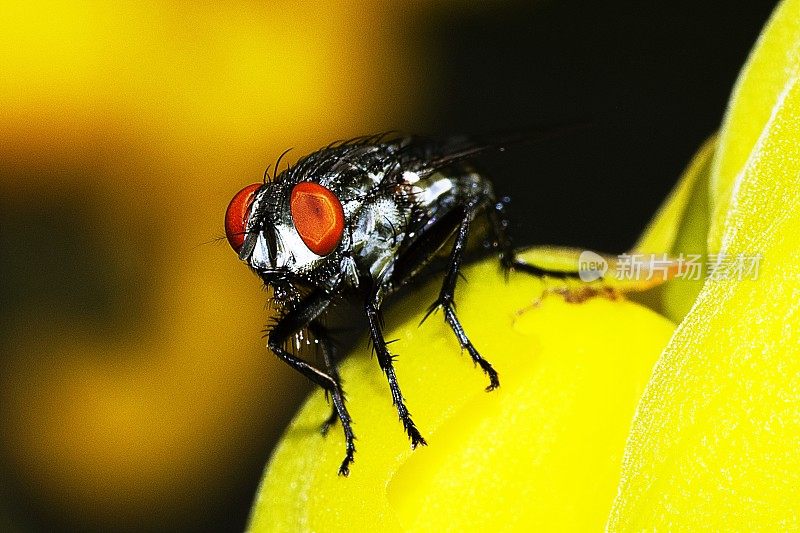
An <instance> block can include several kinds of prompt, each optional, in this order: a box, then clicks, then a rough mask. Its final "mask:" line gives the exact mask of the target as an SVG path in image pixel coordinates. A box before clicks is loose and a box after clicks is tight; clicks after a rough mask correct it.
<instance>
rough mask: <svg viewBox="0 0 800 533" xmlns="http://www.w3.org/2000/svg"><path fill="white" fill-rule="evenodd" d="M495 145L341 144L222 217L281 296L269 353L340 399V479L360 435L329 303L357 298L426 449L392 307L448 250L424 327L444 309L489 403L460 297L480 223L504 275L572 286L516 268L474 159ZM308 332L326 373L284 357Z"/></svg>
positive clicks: (400, 404)
mask: <svg viewBox="0 0 800 533" xmlns="http://www.w3.org/2000/svg"><path fill="white" fill-rule="evenodd" d="M502 146H503V145H502V144H498V143H478V142H472V141H468V140H464V139H455V138H454V139H449V140H444V141H440V142H435V141H429V140H423V139H420V138H418V137H401V138H396V139H390V140H385V139H384V138H383V136H376V137H364V138H359V139H356V140H352V141H347V142H343V143H335V144H332V145H330V146H328V147H326V148H323V149H321V150H319V151H317V152H314V153H312V154H310V155H307V156H305V157H303V158H302V159H300V160H299V161H298V162H297V164H296V165H294V166H292V167H289V168H287V169H286V170H284V171H283V172H281V173H280V174H278V175H277V176H276V177H275V179H274V180H272V181H267V182H265V183H256V184H253V185H250V186H248V187H245V188H244V189H242V190H241V191H240V192H239V193H237V194H236V195H235V196H234V198H233V200H232V201H231V203H230V205H229V206H228V210H227V212H226V214H225V233H226V236H227V238H228V242H229V243H230V245H231V247H232V248H233V249H234V250H235V251H236V252H237V253H238V255H239V258H240V259H241V260H243V261H245V262H246V263H247V264H248V265H249V266H250V268H251V269H252V270H253V271H255V272H256V273H257V274H258V275H259V276H260V277H261V279H262V280H263V281H264V283H265V284H266V285H268V286H270V287H271V288H272V289H273V291H274V298H275V300H276V302H277V304H278V309H279V315H278V318H277V320H276V321H275V322H274V324H272V325H271V326H270V327H269V329H268V333H267V339H268V341H267V345H268V347H269V348H270V349H271V350H272V351H273V352H275V354H276V355H277V356H278V357H279V358H280V359H282V360H283V361H284V362H286V363H287V364H288V365H289V366H291V367H292V368H294V369H295V370H297V371H298V372H300V373H301V374H303V375H304V376H306V377H307V378H308V379H310V380H311V381H313V382H314V383H316V384H317V385H319V386H320V387H322V388H323V389H324V390H325V391H326V393H329V394H330V396H331V398H332V403H333V407H332V413H331V415H330V416H329V417H328V419H327V420H326V421H325V422H324V424H323V426H322V431H323V433H326V432H327V430H328V429H329V428H330V427H331V425H332V424H334V423H335V422H336V420H339V421H340V422H341V425H342V429H343V431H344V436H345V456H344V460H343V461H342V463H341V466H340V467H339V474H340V475H344V476H346V475H348V473H349V469H350V464H351V463H352V462H353V457H354V454H355V445H354V434H353V430H352V427H351V419H350V415H349V414H348V412H347V407H346V406H345V399H344V393H343V391H342V386H341V380H340V378H339V374H338V372H337V369H336V365H335V363H334V353H333V352H334V349H333V344H332V342H331V340H330V335H329V333H328V331H327V330H326V328H325V326H324V325H323V323H322V321H321V319H322V317H323V316H324V315H325V313H326V311H327V309H328V307H329V305H330V304H331V302H332V301H333V300H334V299H336V298H338V297H340V296H355V297H356V298H357V299H358V300H359V301H360V303H361V305H362V308H363V312H364V314H365V316H366V319H367V323H368V327H369V335H370V340H371V341H372V346H373V348H374V350H375V354H376V356H377V360H378V364H379V365H380V368H381V370H382V371H383V372H384V374H385V375H386V379H387V380H388V382H389V389H390V391H391V395H392V401H393V403H394V405H395V407H396V408H397V412H398V415H399V417H400V421H401V422H402V424H403V428H404V430H405V432H406V434H407V435H408V438H409V439H410V441H411V447H412V448H416V447H417V446H419V445H425V444H426V442H425V439H424V438H423V437H422V435H421V433H420V431H419V430H418V429H417V426H416V425H415V424H414V421H413V420H412V418H411V414H410V413H409V411H408V409H407V408H406V405H405V401H404V399H403V395H402V393H401V391H400V385H399V383H398V382H397V378H396V376H395V371H394V367H393V365H392V363H393V359H394V357H395V355H393V354H392V353H391V352H390V351H389V348H388V346H387V342H386V340H385V339H384V336H383V320H382V316H381V307H382V304H383V303H384V301H385V299H386V298H387V297H388V296H389V295H391V294H392V293H394V292H396V291H397V290H398V289H400V288H401V287H403V286H404V285H406V284H408V283H410V282H411V281H412V280H414V279H415V278H416V277H417V276H418V275H419V274H420V273H421V271H422V270H423V269H424V267H426V266H427V265H428V264H429V263H430V262H431V260H432V259H433V258H434V257H435V256H436V255H437V253H438V252H439V251H440V250H441V249H442V248H443V247H444V246H445V245H446V244H447V243H448V242H451V241H452V248H451V249H450V252H449V259H448V261H447V265H446V268H445V273H444V278H443V282H442V286H441V290H440V291H439V296H438V298H437V299H436V301H434V302H433V303H432V305H431V306H430V308H429V309H428V312H427V314H426V315H425V318H427V317H428V316H429V315H430V314H431V313H432V312H433V311H434V310H437V309H441V310H442V311H443V314H444V319H445V321H446V322H447V324H448V325H449V326H450V329H452V331H453V333H454V334H455V336H456V338H457V339H458V342H459V344H460V345H461V347H462V349H464V350H466V351H467V352H468V353H469V355H470V357H471V358H472V360H473V361H474V363H475V364H476V365H477V366H479V367H480V369H481V370H482V371H483V372H484V374H485V375H486V378H487V380H488V385H487V387H486V390H487V391H491V390H494V389H496V388H497V387H498V386H499V385H500V380H499V377H498V374H497V371H496V370H495V369H494V368H493V367H492V365H491V363H489V361H487V360H486V359H484V358H483V357H482V356H481V354H480V353H479V352H478V350H477V349H476V348H475V346H473V344H472V342H471V341H470V340H469V337H468V336H467V333H466V332H465V331H464V328H463V327H462V325H461V323H460V322H459V320H458V316H457V314H456V310H455V307H454V305H453V296H454V293H455V289H456V282H457V280H458V275H459V268H460V266H461V263H462V260H463V259H464V254H465V251H466V248H467V240H468V237H469V234H470V229H471V228H472V226H473V222H474V221H475V219H476V217H485V219H486V221H487V222H488V227H489V232H490V238H491V245H492V247H493V248H494V249H495V250H496V251H497V254H498V256H499V260H500V264H501V266H502V267H503V268H504V269H506V270H507V271H508V270H519V271H523V272H528V273H531V274H534V275H543V274H547V275H550V276H553V277H564V273H563V272H551V271H545V270H542V269H541V268H538V267H536V266H534V265H531V264H528V263H526V262H524V261H522V260H520V259H518V258H517V256H516V254H515V252H514V249H513V247H512V244H511V240H510V239H509V237H508V234H507V226H508V223H507V219H506V214H505V204H504V202H502V201H499V200H498V198H497V197H496V195H495V192H494V190H493V188H492V184H491V183H490V182H489V180H487V179H486V177H485V176H484V175H483V174H481V173H479V172H477V171H476V170H475V169H474V168H473V167H472V166H471V165H470V164H469V163H468V159H469V158H470V157H471V156H474V155H476V154H478V153H480V152H482V151H484V150H486V149H489V148H497V149H502ZM306 329H307V330H308V331H309V332H310V333H311V335H312V336H313V337H314V339H316V341H317V342H318V344H319V345H320V347H321V353H322V358H323V361H324V368H322V369H320V368H317V367H315V366H313V365H311V364H309V363H308V362H306V361H304V360H303V359H301V358H299V357H297V356H296V355H295V354H293V353H291V352H290V351H288V350H287V349H286V345H287V343H288V342H289V341H290V340H291V339H292V338H293V337H296V336H297V335H298V334H299V333H301V332H302V331H304V330H306Z"/></svg>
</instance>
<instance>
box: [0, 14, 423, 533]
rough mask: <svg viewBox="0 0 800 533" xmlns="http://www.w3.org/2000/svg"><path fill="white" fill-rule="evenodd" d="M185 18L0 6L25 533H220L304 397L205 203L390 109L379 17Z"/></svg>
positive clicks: (387, 120)
mask: <svg viewBox="0 0 800 533" xmlns="http://www.w3.org/2000/svg"><path fill="white" fill-rule="evenodd" d="M199 4H201V5H191V4H190V5H184V4H182V3H178V2H164V1H161V2H140V1H136V2H114V3H107V2H83V1H78V2H19V3H7V2H4V3H3V15H2V17H1V18H0V70H1V71H2V73H1V74H0V157H1V158H2V171H1V172H2V174H0V176H2V181H0V196H2V197H3V200H2V203H0V206H1V207H2V211H3V213H2V215H0V221H1V223H2V225H3V226H4V228H3V229H4V231H3V234H4V242H3V245H4V246H3V247H4V251H3V260H4V262H6V263H7V266H6V269H4V275H5V274H10V275H12V276H13V278H12V279H13V283H8V285H9V288H8V291H7V292H8V294H4V295H3V296H4V299H6V303H4V304H3V306H4V307H5V306H6V305H8V308H7V309H9V310H12V311H13V313H4V314H3V318H4V319H7V320H8V323H7V324H5V326H6V327H4V328H3V335H2V339H0V341H1V342H2V344H0V346H2V349H3V351H4V352H5V353H3V356H2V359H0V361H1V363H0V364H2V374H0V424H2V430H3V433H2V441H0V462H1V463H2V465H1V467H2V478H3V481H2V485H3V488H2V490H3V492H5V494H4V497H5V498H4V499H5V500H6V501H7V502H11V503H10V504H9V506H10V507H13V509H10V511H9V512H11V511H13V512H14V513H15V514H18V513H20V508H21V509H22V511H25V512H27V513H28V514H29V515H30V516H29V517H28V518H29V519H30V520H31V522H32V523H33V524H39V525H40V526H41V525H48V524H49V525H55V524H59V525H63V526H65V527H80V528H90V529H105V528H107V527H113V528H119V529H125V528H131V529H148V528H154V527H158V528H170V527H178V526H180V527H186V528H189V529H191V528H192V527H198V528H202V527H208V524H209V521H210V523H211V524H213V523H215V521H216V522H218V523H219V524H220V527H227V524H225V517H224V516H214V513H217V514H219V513H223V514H224V511H225V508H224V507H221V506H220V502H222V503H224V502H225V501H226V500H232V501H234V500H235V499H236V498H243V499H244V500H245V501H247V500H248V499H249V498H250V496H251V495H249V494H241V495H239V494H234V495H233V496H234V497H232V496H231V494H230V493H231V492H234V493H235V492H236V491H241V490H243V489H240V488H239V484H240V481H241V478H242V477H243V476H245V477H246V478H247V479H249V480H251V482H250V486H249V489H250V490H253V488H254V483H255V481H256V480H257V479H258V476H259V474H260V471H261V468H262V467H263V465H264V464H265V462H266V460H267V458H268V452H269V443H270V441H273V440H274V439H275V438H276V436H277V434H278V433H279V432H280V431H281V429H282V427H283V425H284V424H285V422H286V421H287V420H288V417H289V416H291V413H292V407H291V406H292V404H293V403H295V402H296V401H297V399H298V398H299V397H301V396H302V395H304V394H305V392H306V390H307V385H306V382H305V380H303V379H299V378H298V377H297V376H295V375H293V374H291V372H290V371H289V370H288V369H286V368H284V367H283V366H280V363H278V361H277V359H276V358H275V357H274V356H272V354H270V353H268V352H267V351H266V349H265V346H264V341H263V340H262V339H261V337H260V334H259V332H260V331H261V330H262V329H263V327H264V324H266V321H267V313H266V311H265V301H266V298H265V294H264V293H263V292H262V291H261V290H260V282H259V280H258V279H257V278H256V277H254V276H253V275H251V274H250V273H249V272H248V270H247V269H246V268H245V266H244V265H242V264H241V263H239V262H238V261H237V259H236V256H235V254H233V252H231V250H230V249H229V247H228V246H227V242H225V241H224V239H223V240H222V241H219V240H217V239H218V238H219V237H220V236H222V235H223V233H222V216H223V213H224V209H225V207H226V205H227V202H228V201H229V199H230V198H231V197H232V195H233V194H234V193H235V192H236V191H237V190H238V189H239V188H241V187H242V186H244V185H247V184H249V183H251V182H255V181H259V180H260V179H261V177H262V174H263V172H264V169H265V168H266V166H267V165H268V164H269V163H272V162H273V161H274V160H275V158H276V157H277V155H278V154H280V153H281V152H282V151H283V150H284V149H285V148H288V147H290V146H293V147H295V155H296V156H298V155H302V153H304V152H306V151H308V150H310V149H313V148H316V147H318V146H320V145H322V144H327V143H328V142H330V141H331V140H332V139H337V138H342V137H347V136H353V135H355V134H361V133H364V132H374V131H380V130H384V129H389V128H391V127H395V126H396V125H397V124H398V122H399V121H400V120H399V119H400V118H401V113H407V112H408V109H409V106H410V104H411V102H410V95H411V90H410V87H409V84H411V83H412V82H413V78H414V76H413V73H409V72H408V66H407V65H406V64H404V58H406V57H407V56H406V55H404V54H402V53H398V51H397V50H396V47H397V46H398V41H399V37H398V36H397V28H396V27H393V25H392V24H393V21H392V20H390V18H389V16H388V15H389V11H390V9H395V8H396V7H397V4H396V3H391V2H388V1H387V2H379V3H370V4H369V5H366V4H365V3H364V2H341V3H339V2H331V3H319V4H308V5H305V6H303V5H298V4H296V3H295V2H268V3H267V2H264V3H262V2H241V1H238V2H222V3H218V4H210V3H199ZM387 100H388V101H390V102H391V105H388V106H387V105H386V104H385V102H386V101H387ZM289 159H291V157H290V158H289ZM15 274H16V275H15ZM243 458H244V459H243ZM247 458H251V459H249V460H248V459H247ZM238 505H240V506H241V504H238ZM245 510H246V507H245ZM238 513H239V514H240V515H241V514H242V511H241V510H238ZM8 520H10V519H8ZM242 520H243V517H242V516H240V517H239V527H241V526H243V522H242ZM23 522H24V520H23ZM9 523H10V522H9ZM0 525H2V524H1V523H0Z"/></svg>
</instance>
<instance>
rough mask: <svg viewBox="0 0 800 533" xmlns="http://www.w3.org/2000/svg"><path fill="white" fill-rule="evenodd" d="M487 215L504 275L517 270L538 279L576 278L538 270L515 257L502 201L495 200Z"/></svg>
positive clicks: (570, 275)
mask: <svg viewBox="0 0 800 533" xmlns="http://www.w3.org/2000/svg"><path fill="white" fill-rule="evenodd" d="M487 214H488V217H489V223H490V224H491V227H492V233H494V238H495V240H496V241H497V247H498V249H499V250H500V264H501V265H502V266H503V269H504V270H505V271H506V273H508V271H510V270H518V271H520V272H525V273H527V274H531V275H533V276H539V277H543V276H547V277H549V278H556V279H566V278H571V277H576V275H575V274H570V273H568V272H559V271H557V270H546V269H543V268H539V267H537V266H535V265H531V264H530V263H527V262H525V261H523V260H521V259H519V258H518V257H517V252H516V251H515V250H514V244H513V243H512V242H511V237H510V236H509V234H508V216H507V215H506V205H505V203H504V202H503V201H502V200H496V201H495V202H494V204H493V205H492V206H491V207H490V208H489V209H487Z"/></svg>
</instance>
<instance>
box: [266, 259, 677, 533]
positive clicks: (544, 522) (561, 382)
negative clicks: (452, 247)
mask: <svg viewBox="0 0 800 533" xmlns="http://www.w3.org/2000/svg"><path fill="white" fill-rule="evenodd" d="M464 273H465V275H466V277H467V279H468V283H461V284H460V286H459V291H458V293H457V301H458V312H459V316H460V318H461V320H462V322H463V324H464V327H465V328H466V330H467V332H468V333H469V334H470V335H471V337H472V339H473V341H474V342H475V344H476V346H477V347H478V349H479V350H481V352H482V353H483V354H484V355H485V356H486V358H487V359H488V360H490V361H491V362H492V363H493V364H494V365H495V367H496V368H497V370H498V371H499V373H500V379H501V387H500V389H498V390H497V391H494V392H491V393H487V392H484V390H483V388H484V386H485V385H486V384H487V381H486V378H485V376H483V375H482V374H481V372H480V371H479V370H477V369H475V368H473V365H472V364H471V362H470V361H469V358H468V356H467V354H466V353H464V354H460V353H459V352H460V350H459V346H458V344H457V342H456V340H455V338H454V336H453V334H452V332H451V331H449V330H448V328H447V327H446V326H445V324H444V323H443V320H442V316H441V314H440V313H439V314H435V315H433V316H431V317H430V318H429V319H428V321H427V322H425V323H424V324H423V325H422V326H421V327H418V326H417V324H418V323H419V319H420V316H421V313H422V311H423V310H424V309H425V308H426V307H427V305H428V304H429V303H430V302H432V301H433V299H434V297H435V295H436V293H437V292H438V285H439V283H440V282H439V281H432V282H431V283H429V284H428V285H427V287H426V288H424V289H420V290H416V291H414V292H413V293H412V294H410V295H409V296H408V297H407V298H405V299H403V300H402V302H398V304H399V305H398V307H397V308H395V309H394V310H393V312H391V313H389V314H388V315H387V325H388V330H387V334H386V337H387V338H388V339H399V341H398V342H396V343H393V344H391V345H390V347H391V349H392V350H393V351H394V352H396V353H398V354H400V357H399V358H398V360H397V362H396V367H397V374H398V379H399V381H400V384H401V387H402V389H403V393H404V395H405V397H406V399H407V403H408V407H409V409H410V411H411V412H412V413H413V415H414V420H415V422H416V423H417V425H418V426H419V428H420V430H421V431H422V432H423V434H424V436H425V437H426V438H427V439H428V443H429V445H428V446H427V447H420V448H418V449H417V450H415V451H411V450H410V447H409V443H408V439H407V438H406V437H405V435H404V434H403V431H402V428H401V425H400V423H399V422H398V420H397V414H396V412H395V409H394V407H393V406H392V404H391V400H390V396H389V391H388V386H387V384H386V379H385V378H384V376H383V375H382V374H381V372H380V370H379V368H378V363H377V361H375V359H374V358H372V357H370V355H369V352H368V350H367V349H366V347H365V344H366V343H364V344H362V345H361V346H362V348H361V349H360V350H359V351H358V352H357V353H355V354H353V355H352V356H351V357H349V358H348V359H347V360H346V361H344V363H343V365H342V367H341V372H342V375H343V378H344V384H345V389H346V392H347V397H348V406H349V409H350V412H351V414H352V416H353V419H354V421H355V424H354V430H355V432H356V435H357V438H358V440H357V441H356V447H357V453H356V460H355V463H354V464H353V465H352V467H351V474H350V476H349V477H348V478H343V477H339V476H337V475H336V471H337V468H338V466H339V462H340V461H341V459H342V457H343V450H344V449H343V445H344V444H343V437H342V435H341V429H340V427H339V426H338V425H337V426H335V427H334V428H332V430H331V433H330V434H329V435H328V436H327V437H326V438H323V437H322V436H321V435H320V434H319V432H318V428H319V426H320V423H321V422H322V421H323V420H324V419H325V417H326V416H327V415H328V413H329V412H330V407H329V406H328V405H327V404H326V402H325V400H324V398H323V395H322V394H321V393H319V392H317V393H315V394H313V395H312V396H311V398H310V399H309V400H308V402H307V404H306V405H305V407H304V408H303V409H302V410H301V411H300V413H299V414H298V416H297V417H296V419H295V420H294V422H293V423H292V425H291V426H290V428H289V429H288V431H287V433H286V435H285V436H284V438H283V441H282V442H281V444H280V445H279V447H278V449H277V450H276V452H275V455H274V457H273V458H272V461H271V463H270V465H269V467H268V469H267V472H266V475H265V478H264V481H263V484H262V487H261V489H260V491H259V495H258V499H257V502H256V505H255V507H254V511H253V516H252V522H251V529H252V530H253V531H286V530H310V531H360V530H366V529H367V528H369V529H374V528H375V527H376V526H380V528H381V530H382V531H400V530H407V531H446V530H450V531H463V530H465V529H469V530H488V529H490V528H492V527H493V526H496V525H497V524H503V528H504V529H506V530H514V529H516V530H520V531H530V530H531V528H532V527H533V528H534V530H535V529H539V530H555V529H558V530H564V529H565V528H566V529H570V528H572V529H576V530H587V529H590V530H598V529H599V528H601V527H602V525H603V523H604V522H605V519H606V516H607V514H608V509H609V507H610V505H611V502H612V500H613V498H614V495H615V491H616V483H617V480H618V475H619V467H620V460H621V457H622V455H621V454H622V449H623V446H624V443H625V437H626V435H627V431H628V428H629V424H630V420H631V417H632V415H633V411H634V408H635V405H636V403H637V401H638V398H639V396H640V394H641V391H642V390H643V387H644V385H645V383H646V382H647V379H648V376H649V374H650V371H651V367H652V364H653V362H654V361H655V359H656V358H657V356H658V354H659V353H660V351H661V349H662V348H663V346H664V344H665V343H666V342H667V340H668V339H669V337H670V335H671V333H672V331H673V325H672V323H670V322H669V321H667V320H665V319H664V318H662V317H661V316H659V315H657V314H655V313H653V312H652V311H650V310H647V309H645V308H643V307H640V306H638V305H636V304H633V303H630V302H626V301H623V300H618V301H612V300H608V299H603V298H597V299H593V300H590V301H587V302H585V303H582V304H568V303H565V302H564V300H563V299H562V298H560V297H558V296H549V297H546V298H545V299H544V300H543V301H542V303H541V304H540V305H539V306H538V307H536V308H534V309H531V310H529V311H526V312H524V313H522V314H521V315H518V314H517V311H518V310H520V309H522V308H525V307H528V306H529V305H530V303H531V301H532V300H534V299H535V298H537V297H538V296H539V295H540V294H541V291H542V284H541V282H540V281H539V280H537V279H535V278H532V277H530V276H526V275H522V274H511V276H510V280H509V281H508V282H506V281H505V280H504V277H503V275H502V273H501V272H500V271H499V268H498V265H497V261H496V260H489V261H486V262H483V263H480V264H477V265H474V266H470V267H468V268H466V269H464Z"/></svg>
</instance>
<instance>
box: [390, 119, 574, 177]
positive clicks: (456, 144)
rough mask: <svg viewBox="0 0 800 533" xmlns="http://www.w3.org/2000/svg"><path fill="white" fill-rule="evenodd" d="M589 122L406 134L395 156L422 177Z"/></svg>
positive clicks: (567, 133) (572, 130)
mask: <svg viewBox="0 0 800 533" xmlns="http://www.w3.org/2000/svg"><path fill="white" fill-rule="evenodd" d="M589 126H590V124H589V123H576V124H571V125H560V126H549V127H543V128H538V129H535V130H530V131H525V132H518V133H511V134H501V135H489V136H454V137H449V138H447V139H443V140H431V139H426V138H424V137H405V138H403V139H400V140H399V145H400V149H399V150H398V154H397V157H398V160H399V163H400V167H401V168H403V169H407V170H412V171H414V172H417V173H419V174H420V176H421V177H423V176H425V175H428V174H430V173H432V172H435V171H437V170H440V169H443V168H446V167H449V166H452V165H454V164H456V163H460V162H463V161H466V160H469V159H471V158H473V157H475V156H477V155H480V154H482V153H485V152H490V151H494V150H496V151H503V150H505V149H506V148H509V147H511V146H514V145H517V144H527V143H538V142H542V141H545V140H548V139H553V138H556V137H561V136H563V135H569V134H571V133H575V132H578V131H581V130H584V129H586V128H588V127H589Z"/></svg>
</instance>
